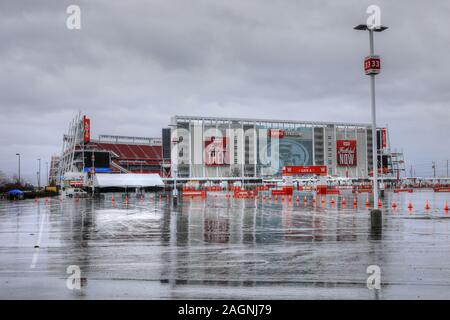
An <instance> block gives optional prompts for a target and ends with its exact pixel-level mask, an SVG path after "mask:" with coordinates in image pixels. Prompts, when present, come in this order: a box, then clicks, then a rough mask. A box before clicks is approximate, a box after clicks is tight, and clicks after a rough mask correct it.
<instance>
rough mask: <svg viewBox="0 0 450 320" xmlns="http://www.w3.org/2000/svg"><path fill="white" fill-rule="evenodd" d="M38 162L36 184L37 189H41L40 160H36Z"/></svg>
mask: <svg viewBox="0 0 450 320" xmlns="http://www.w3.org/2000/svg"><path fill="white" fill-rule="evenodd" d="M37 160H38V162H39V168H38V172H37V176H38V177H37V183H38V189H41V158H39V159H37Z"/></svg>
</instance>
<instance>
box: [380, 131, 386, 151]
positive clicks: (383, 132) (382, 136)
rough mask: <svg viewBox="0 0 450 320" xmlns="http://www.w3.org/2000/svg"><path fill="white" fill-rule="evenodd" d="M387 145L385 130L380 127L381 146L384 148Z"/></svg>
mask: <svg viewBox="0 0 450 320" xmlns="http://www.w3.org/2000/svg"><path fill="white" fill-rule="evenodd" d="M386 147H387V130H386V129H385V128H384V129H381V148H383V149H384V148H386Z"/></svg>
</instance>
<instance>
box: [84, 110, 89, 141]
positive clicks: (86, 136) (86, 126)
mask: <svg viewBox="0 0 450 320" xmlns="http://www.w3.org/2000/svg"><path fill="white" fill-rule="evenodd" d="M83 140H84V143H89V141H91V119H89V118H88V117H86V116H83Z"/></svg>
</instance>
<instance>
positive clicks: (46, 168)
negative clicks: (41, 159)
mask: <svg viewBox="0 0 450 320" xmlns="http://www.w3.org/2000/svg"><path fill="white" fill-rule="evenodd" d="M45 172H46V176H45V177H46V179H47V180H46V181H47V182H46V183H45V185H46V186H48V184H49V183H48V162H45Z"/></svg>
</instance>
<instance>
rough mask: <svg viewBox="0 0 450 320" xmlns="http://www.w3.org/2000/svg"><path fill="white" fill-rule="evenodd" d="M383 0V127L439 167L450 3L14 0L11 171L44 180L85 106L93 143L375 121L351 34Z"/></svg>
mask: <svg viewBox="0 0 450 320" xmlns="http://www.w3.org/2000/svg"><path fill="white" fill-rule="evenodd" d="M72 3H76V4H78V5H79V6H80V7H81V10H82V29H81V30H80V31H69V30H67V29H66V27H65V19H66V17H67V15H66V13H65V9H66V7H67V6H68V5H69V4H72ZM370 4H379V5H380V7H381V9H382V22H383V23H384V24H386V25H388V26H389V27H390V29H388V31H386V32H384V33H382V34H377V35H376V39H375V41H376V51H377V53H380V54H381V55H382V57H383V71H382V74H381V75H379V76H378V77H377V94H378V96H377V99H378V100H377V103H378V120H379V123H380V124H388V125H389V128H390V129H391V140H392V142H393V143H394V144H395V145H396V146H398V147H399V148H402V149H403V150H404V151H405V154H406V155H407V157H408V158H407V160H408V163H409V164H414V163H421V166H423V167H421V168H423V170H426V168H425V165H423V163H425V162H428V161H431V160H432V159H436V160H443V159H447V158H450V154H449V151H448V150H450V148H449V147H450V143H449V142H448V139H444V138H443V137H447V136H448V133H447V126H448V125H447V120H448V118H449V111H448V110H449V109H448V107H449V106H448V104H449V103H448V101H449V95H450V94H449V91H448V88H449V87H450V80H449V76H448V74H450V73H449V72H450V66H449V64H448V63H446V57H447V56H448V53H449V49H450V44H449V41H448V39H449V32H450V31H449V30H450V22H449V19H448V17H449V14H450V5H449V4H448V2H446V1H444V0H442V1H434V2H433V3H432V4H428V3H422V2H416V1H406V0H404V1H395V2H394V1H358V0H346V1H332V0H328V1H325V0H321V1H296V0H290V1H282V2H273V1H263V0H259V1H258V0H249V1H236V0H228V1H221V0H220V1H219V0H217V1H207V0H194V1H182V0H170V1H167V0H164V1H163V0H153V1H137V0H134V1H106V0H101V1H49V0H48V1H47V0H44V1H31V0H30V1H8V2H7V1H2V2H1V3H0V30H2V31H1V32H0V42H1V43H2V46H1V48H0V73H1V75H2V76H1V77H0V93H1V95H0V96H1V98H0V111H1V113H0V120H1V123H2V125H1V128H0V135H1V137H0V141H1V142H2V144H3V150H2V154H1V155H0V168H1V169H2V170H4V171H7V172H9V173H12V172H14V171H15V170H16V158H15V156H14V155H15V153H16V152H21V153H23V154H24V161H23V164H24V169H23V170H24V172H25V174H26V175H27V176H28V177H29V178H30V179H34V177H35V159H36V158H38V157H41V158H46V159H48V158H49V157H50V155H51V154H52V153H59V152H60V149H61V139H62V134H63V133H64V131H65V130H66V126H67V124H68V122H69V121H70V120H71V118H72V116H73V115H74V114H75V113H76V112H78V110H82V111H83V112H84V113H86V114H88V115H89V116H90V117H91V118H92V126H93V127H92V130H93V133H94V135H97V134H100V133H111V134H124V135H144V136H157V135H159V134H160V128H161V127H162V126H164V125H166V124H167V123H168V122H169V119H170V116H172V115H174V114H195V115H213V116H220V115H224V116H242V117H259V118H276V119H283V118H284V119H286V118H288V119H299V120H329V121H355V122H369V121H370V101H369V80H368V78H367V77H366V76H365V75H364V74H363V72H362V60H363V58H364V56H365V55H366V54H367V53H368V35H367V34H366V33H362V32H357V31H354V30H352V27H353V26H354V25H356V24H358V23H363V22H365V19H366V14H365V9H366V7H367V6H368V5H370ZM435 142H436V143H437V142H439V145H436V144H435ZM418 170H419V167H418ZM424 172H425V171H424Z"/></svg>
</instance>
